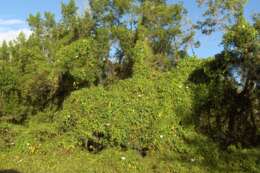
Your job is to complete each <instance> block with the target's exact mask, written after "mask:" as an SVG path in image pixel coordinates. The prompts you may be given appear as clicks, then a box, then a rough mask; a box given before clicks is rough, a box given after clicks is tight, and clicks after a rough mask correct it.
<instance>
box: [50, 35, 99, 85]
mask: <svg viewBox="0 0 260 173" xmlns="http://www.w3.org/2000/svg"><path fill="white" fill-rule="evenodd" d="M102 63H103V62H102V60H101V59H100V58H99V54H98V45H97V43H96V42H95V41H94V40H92V39H83V40H78V41H75V42H73V43H72V44H70V45H68V46H65V47H64V48H62V49H61V50H59V51H58V53H57V55H56V62H55V66H56V68H57V69H58V70H59V72H60V73H61V74H62V75H68V76H71V77H72V81H71V84H73V85H74V86H82V85H84V86H90V85H93V84H97V83H98V82H99V79H100V76H101V72H102Z"/></svg>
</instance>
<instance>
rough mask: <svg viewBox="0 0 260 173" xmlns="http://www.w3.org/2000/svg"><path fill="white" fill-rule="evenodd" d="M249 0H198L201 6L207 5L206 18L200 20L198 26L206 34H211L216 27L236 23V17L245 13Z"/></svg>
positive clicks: (219, 27) (220, 27)
mask: <svg viewBox="0 0 260 173" xmlns="http://www.w3.org/2000/svg"><path fill="white" fill-rule="evenodd" d="M247 1H248V0H197V3H198V5H199V6H200V7H202V6H205V7H206V10H205V12H204V13H203V16H204V17H205V19H204V20H202V21H198V23H197V28H199V29H201V31H202V33H204V34H207V35H208V34H211V33H212V32H214V31H216V29H222V28H226V27H227V26H230V25H232V24H234V22H235V21H236V18H237V17H238V16H241V14H243V10H244V6H245V4H246V3H247Z"/></svg>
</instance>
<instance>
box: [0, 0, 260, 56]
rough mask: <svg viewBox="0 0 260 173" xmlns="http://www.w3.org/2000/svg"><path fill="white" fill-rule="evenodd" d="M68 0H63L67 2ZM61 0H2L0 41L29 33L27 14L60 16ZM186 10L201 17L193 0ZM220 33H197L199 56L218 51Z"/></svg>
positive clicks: (253, 2) (259, 7)
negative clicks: (47, 13) (38, 13)
mask: <svg viewBox="0 0 260 173" xmlns="http://www.w3.org/2000/svg"><path fill="white" fill-rule="evenodd" d="M67 1H68V0H63V2H67ZM169 1H170V2H178V0H169ZM61 2H62V0H41V1H39V0H3V2H1V6H0V41H2V40H11V39H14V38H15V37H16V36H17V34H18V33H19V32H20V31H23V32H24V33H25V34H26V35H29V34H30V30H29V28H28V26H27V24H26V18H27V17H28V15H29V14H34V13H36V12H38V11H39V12H42V13H43V12H44V11H51V12H53V13H55V14H56V16H57V18H59V17H60V3H61ZM77 2H78V4H79V6H80V9H82V8H83V6H84V0H77ZM183 2H184V5H185V7H186V8H187V10H188V12H189V13H188V15H189V18H191V19H192V20H193V21H196V20H198V19H199V18H200V17H201V13H202V11H201V10H200V9H198V8H197V6H196V3H195V0H183ZM255 12H260V0H249V3H248V5H247V6H246V9H245V14H246V16H247V18H248V19H250V16H251V15H252V14H253V13H255ZM221 37H222V33H220V32H216V33H214V34H213V35H211V36H210V37H208V36H204V35H201V34H197V38H198V39H199V40H200V41H201V47H200V48H199V49H195V52H196V54H197V55H198V56H199V57H208V56H213V55H214V54H216V53H218V52H220V51H221V50H222V47H221V46H220V43H221Z"/></svg>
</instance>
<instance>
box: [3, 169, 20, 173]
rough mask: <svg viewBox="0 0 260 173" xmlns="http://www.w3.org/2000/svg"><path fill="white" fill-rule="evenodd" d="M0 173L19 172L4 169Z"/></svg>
mask: <svg viewBox="0 0 260 173" xmlns="http://www.w3.org/2000/svg"><path fill="white" fill-rule="evenodd" d="M0 173H21V172H19V171H16V170H14V169H4V170H0Z"/></svg>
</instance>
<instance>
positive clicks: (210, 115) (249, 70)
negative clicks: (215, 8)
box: [198, 17, 260, 147]
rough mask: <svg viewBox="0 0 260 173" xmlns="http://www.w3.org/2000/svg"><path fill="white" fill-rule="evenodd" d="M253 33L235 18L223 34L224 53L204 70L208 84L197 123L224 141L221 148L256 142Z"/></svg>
mask: <svg viewBox="0 0 260 173" xmlns="http://www.w3.org/2000/svg"><path fill="white" fill-rule="evenodd" d="M257 34H258V33H257V31H256V30H255V28H254V27H253V26H251V25H250V24H249V23H247V22H246V21H245V19H244V18H242V17H241V18H238V19H237V23H236V24H235V25H234V26H232V27H231V28H230V30H229V32H227V33H226V34H225V35H224V40H223V44H224V47H225V50H224V51H223V52H222V53H221V54H218V55H217V56H216V59H215V61H213V62H212V63H210V64H209V65H208V66H207V67H206V70H205V72H206V74H207V75H208V77H209V79H210V82H209V84H208V86H209V87H208V90H207V95H206V96H205V100H204V102H201V104H200V105H201V106H199V108H198V109H199V110H201V111H200V114H201V119H202V121H201V124H202V126H203V127H204V129H205V128H206V129H207V130H209V132H210V134H211V135H213V136H214V137H216V138H217V139H218V140H221V141H222V142H224V147H225V146H226V145H229V144H232V143H241V144H243V145H246V146H248V145H252V144H253V145H256V144H257V143H259V128H260V126H259V122H258V119H259V88H257V87H256V85H257V83H259V78H258V77H257V76H258V75H259V74H258V72H257V68H258V62H259V60H258V55H259V48H258V47H257V46H258V44H259V43H258V40H257V38H258V36H257ZM236 73H239V74H238V76H237V75H236Z"/></svg>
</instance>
